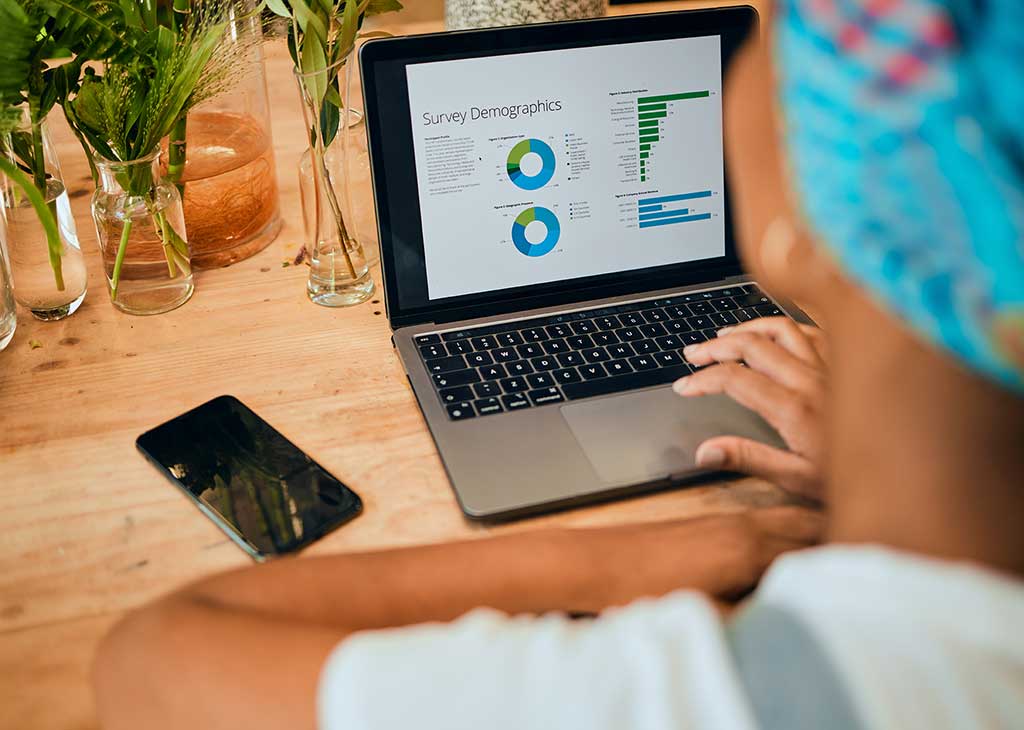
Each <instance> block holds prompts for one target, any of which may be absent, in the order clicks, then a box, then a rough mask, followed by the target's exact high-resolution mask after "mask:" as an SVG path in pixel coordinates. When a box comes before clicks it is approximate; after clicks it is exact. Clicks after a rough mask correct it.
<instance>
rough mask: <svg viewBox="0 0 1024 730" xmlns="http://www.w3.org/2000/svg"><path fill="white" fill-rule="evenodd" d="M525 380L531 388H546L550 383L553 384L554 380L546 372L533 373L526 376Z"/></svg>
mask: <svg viewBox="0 0 1024 730" xmlns="http://www.w3.org/2000/svg"><path fill="white" fill-rule="evenodd" d="M526 382H527V383H528V384H529V386H530V387H531V388H547V387H548V386H550V385H554V382H555V381H554V380H552V379H551V376H550V375H549V374H548V373H534V374H533V375H527V376H526Z"/></svg>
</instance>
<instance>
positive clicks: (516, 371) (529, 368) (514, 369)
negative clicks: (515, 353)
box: [505, 360, 533, 375]
mask: <svg viewBox="0 0 1024 730" xmlns="http://www.w3.org/2000/svg"><path fill="white" fill-rule="evenodd" d="M505 369H506V370H507V371H508V374H509V375H527V374H528V373H532V372H533V365H531V364H530V363H529V362H528V361H527V360H516V361H515V362H510V363H508V364H507V365H505Z"/></svg>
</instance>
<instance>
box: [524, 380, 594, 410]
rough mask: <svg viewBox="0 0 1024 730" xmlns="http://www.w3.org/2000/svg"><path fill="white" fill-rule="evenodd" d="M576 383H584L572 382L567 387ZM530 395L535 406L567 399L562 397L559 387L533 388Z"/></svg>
mask: <svg viewBox="0 0 1024 730" xmlns="http://www.w3.org/2000/svg"><path fill="white" fill-rule="evenodd" d="M574 385H582V383H570V384H569V385H568V386H566V387H572V386H574ZM527 395H528V396H530V400H532V401H533V404H534V405H535V406H543V405H545V404H547V403H561V402H562V401H564V400H565V398H563V397H562V394H561V392H559V390H558V388H542V389H540V390H531V391H530V392H529V393H527Z"/></svg>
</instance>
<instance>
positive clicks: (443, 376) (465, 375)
mask: <svg viewBox="0 0 1024 730" xmlns="http://www.w3.org/2000/svg"><path fill="white" fill-rule="evenodd" d="M433 378H434V385H436V386H437V387H438V388H449V387H452V386H455V385H469V384H470V383H477V382H479V381H480V373H478V372H477V371H476V370H455V371H454V372H450V373H436V374H434V375H433Z"/></svg>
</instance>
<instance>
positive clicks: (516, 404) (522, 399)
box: [501, 393, 530, 411]
mask: <svg viewBox="0 0 1024 730" xmlns="http://www.w3.org/2000/svg"><path fill="white" fill-rule="evenodd" d="M501 403H502V405H503V406H505V410H506V411H518V410H519V409H521V408H529V407H530V399H529V398H527V397H526V396H525V395H520V394H518V393H513V394H512V395H505V396H502V397H501Z"/></svg>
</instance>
